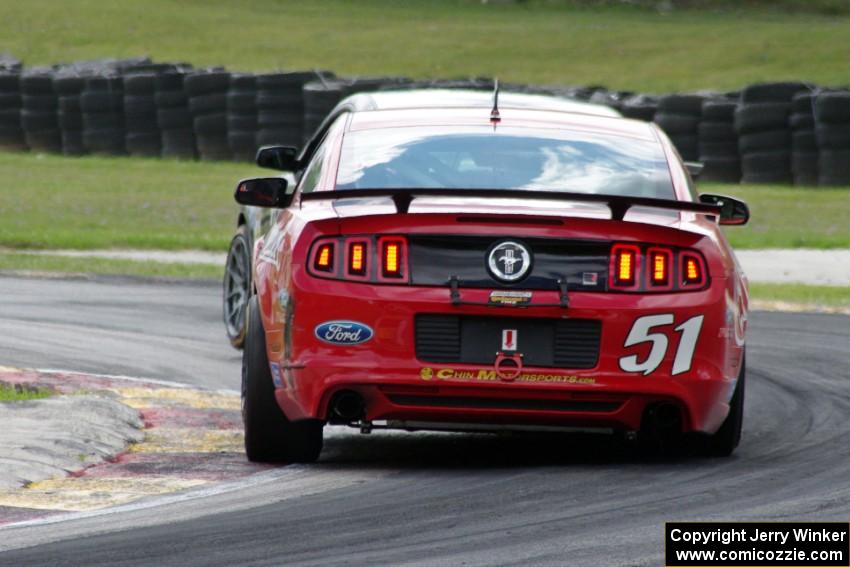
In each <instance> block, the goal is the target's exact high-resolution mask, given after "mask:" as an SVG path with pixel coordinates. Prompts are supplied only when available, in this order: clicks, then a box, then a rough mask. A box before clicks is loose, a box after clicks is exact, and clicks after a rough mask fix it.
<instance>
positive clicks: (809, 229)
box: [0, 153, 850, 265]
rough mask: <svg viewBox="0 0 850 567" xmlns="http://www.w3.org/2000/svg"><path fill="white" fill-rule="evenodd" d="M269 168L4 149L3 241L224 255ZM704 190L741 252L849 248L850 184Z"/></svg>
mask: <svg viewBox="0 0 850 567" xmlns="http://www.w3.org/2000/svg"><path fill="white" fill-rule="evenodd" d="M267 174H268V172H265V173H264V170H261V169H259V168H257V167H254V166H252V165H248V164H231V163H199V162H175V161H163V160H145V159H130V158H95V157H86V158H66V157H61V156H39V155H31V154H8V153H0V247H7V248H17V249H26V248H41V249H59V248H73V249H97V248H122V247H123V248H146V249H166V250H175V249H181V248H183V249H200V250H213V251H225V250H227V244H228V242H229V241H230V238H231V237H232V235H233V230H234V228H235V222H236V212H237V210H238V208H237V205H236V203H234V201H233V187H234V186H235V184H236V181H237V180H238V179H240V178H242V177H250V176H256V175H267ZM700 190H701V191H705V192H713V193H725V194H729V195H733V196H737V197H740V198H742V199H744V200H746V201H747V202H748V203H749V205H750V209H751V213H752V220H751V221H750V224H748V225H747V226H743V227H730V228H728V229H727V230H726V233H727V234H728V235H729V239H730V240H731V242H732V244H733V245H734V246H736V247H738V248H800V247H812V248H850V223H848V222H847V219H848V218H850V189H846V188H837V189H827V188H801V187H782V186H756V185H717V184H702V185H700ZM13 259H14V258H10V259H9V260H8V261H7V262H11V261H12V260H13ZM33 261H36V260H33ZM39 261H41V260H39ZM69 261H70V260H69ZM7 265H8V263H7Z"/></svg>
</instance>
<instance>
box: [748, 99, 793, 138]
mask: <svg viewBox="0 0 850 567" xmlns="http://www.w3.org/2000/svg"><path fill="white" fill-rule="evenodd" d="M790 109H791V105H790V104H789V103H787V102H759V103H753V104H747V105H744V106H739V107H738V109H737V110H735V130H737V132H738V134H751V133H754V132H764V131H766V130H781V129H783V128H787V127H788V116H789V115H790Z"/></svg>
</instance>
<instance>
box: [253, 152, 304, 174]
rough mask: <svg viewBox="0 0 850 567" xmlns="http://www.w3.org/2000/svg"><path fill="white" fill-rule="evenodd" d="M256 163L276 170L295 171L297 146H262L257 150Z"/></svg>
mask: <svg viewBox="0 0 850 567" xmlns="http://www.w3.org/2000/svg"><path fill="white" fill-rule="evenodd" d="M257 165H259V166H260V167H267V168H269V169H277V170H278V171H295V170H296V169H298V148H295V147H292V146H263V147H262V148H260V149H259V150H257Z"/></svg>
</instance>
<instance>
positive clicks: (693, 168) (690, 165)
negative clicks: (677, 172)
mask: <svg viewBox="0 0 850 567" xmlns="http://www.w3.org/2000/svg"><path fill="white" fill-rule="evenodd" d="M704 167H705V166H704V165H703V164H701V163H700V162H698V161H686V162H685V169H687V170H688V173H690V174H691V177H693V178H694V179H696V178H697V177H699V176H700V174H701V173H702V170H703V168H704Z"/></svg>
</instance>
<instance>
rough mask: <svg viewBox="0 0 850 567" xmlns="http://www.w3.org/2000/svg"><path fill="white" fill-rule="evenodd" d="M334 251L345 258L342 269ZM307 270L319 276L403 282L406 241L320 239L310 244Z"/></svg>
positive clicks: (390, 238) (405, 277) (392, 238)
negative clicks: (311, 245) (338, 265)
mask: <svg viewBox="0 0 850 567" xmlns="http://www.w3.org/2000/svg"><path fill="white" fill-rule="evenodd" d="M337 251H341V252H340V254H342V255H343V256H344V257H343V259H342V262H340V264H341V268H338V267H337V264H338V262H337ZM373 266H374V267H373ZM309 267H310V270H309V271H310V272H311V273H312V274H313V275H315V276H319V277H330V278H334V279H343V280H354V281H378V282H385V283H406V282H407V281H408V279H409V278H408V265H407V240H406V239H405V238H404V237H402V236H382V237H379V238H374V237H368V236H356V237H338V238H333V237H332V238H321V239H319V240H317V241H316V242H314V243H313V247H312V249H311V253H310V262H309Z"/></svg>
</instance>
